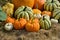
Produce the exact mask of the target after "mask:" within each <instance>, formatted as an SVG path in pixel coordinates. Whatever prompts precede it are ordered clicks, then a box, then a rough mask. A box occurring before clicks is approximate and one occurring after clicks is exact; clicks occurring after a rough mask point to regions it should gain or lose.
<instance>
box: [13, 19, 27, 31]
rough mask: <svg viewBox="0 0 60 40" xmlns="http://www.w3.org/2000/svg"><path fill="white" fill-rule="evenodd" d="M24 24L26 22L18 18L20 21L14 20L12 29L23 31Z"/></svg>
mask: <svg viewBox="0 0 60 40" xmlns="http://www.w3.org/2000/svg"><path fill="white" fill-rule="evenodd" d="M25 24H26V20H25V19H23V18H20V20H15V22H14V28H15V29H16V30H19V29H23V28H24V26H25Z"/></svg>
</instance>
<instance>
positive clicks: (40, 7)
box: [34, 0, 45, 10]
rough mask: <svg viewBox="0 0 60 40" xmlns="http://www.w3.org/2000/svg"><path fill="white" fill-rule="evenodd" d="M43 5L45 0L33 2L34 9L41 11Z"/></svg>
mask: <svg viewBox="0 0 60 40" xmlns="http://www.w3.org/2000/svg"><path fill="white" fill-rule="evenodd" d="M44 4H45V0H35V2H34V8H38V9H40V10H43V8H44Z"/></svg>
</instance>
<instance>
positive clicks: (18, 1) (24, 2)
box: [12, 0, 34, 9]
mask: <svg viewBox="0 0 60 40" xmlns="http://www.w3.org/2000/svg"><path fill="white" fill-rule="evenodd" d="M12 3H13V4H14V5H15V9H17V8H19V7H20V6H29V7H31V8H33V5H34V0H12Z"/></svg>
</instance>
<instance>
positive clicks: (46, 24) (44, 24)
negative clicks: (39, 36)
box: [40, 15, 51, 30]
mask: <svg viewBox="0 0 60 40" xmlns="http://www.w3.org/2000/svg"><path fill="white" fill-rule="evenodd" d="M40 25H41V28H42V29H46V30H47V29H49V28H50V27H51V21H50V18H49V16H48V15H43V16H42V17H41V18H40Z"/></svg>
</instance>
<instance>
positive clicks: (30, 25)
mask: <svg viewBox="0 0 60 40" xmlns="http://www.w3.org/2000/svg"><path fill="white" fill-rule="evenodd" d="M25 29H26V30H27V31H30V32H37V31H39V29H40V25H39V22H38V21H37V20H36V19H35V20H30V21H28V22H27V23H26V26H25Z"/></svg>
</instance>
